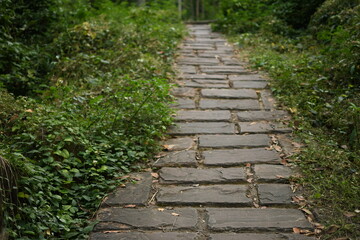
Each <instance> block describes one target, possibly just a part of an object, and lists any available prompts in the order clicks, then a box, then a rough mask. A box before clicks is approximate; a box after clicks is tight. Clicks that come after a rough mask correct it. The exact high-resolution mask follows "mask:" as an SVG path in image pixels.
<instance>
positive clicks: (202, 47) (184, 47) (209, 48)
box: [182, 46, 215, 50]
mask: <svg viewBox="0 0 360 240" xmlns="http://www.w3.org/2000/svg"><path fill="white" fill-rule="evenodd" d="M182 49H185V50H186V49H189V50H215V47H213V46H211V47H205V46H183V47H182Z"/></svg>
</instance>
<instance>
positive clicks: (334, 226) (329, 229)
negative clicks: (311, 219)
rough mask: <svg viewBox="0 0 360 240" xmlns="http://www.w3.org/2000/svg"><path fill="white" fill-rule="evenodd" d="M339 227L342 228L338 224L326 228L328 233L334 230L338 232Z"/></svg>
mask: <svg viewBox="0 0 360 240" xmlns="http://www.w3.org/2000/svg"><path fill="white" fill-rule="evenodd" d="M339 228H340V226H338V225H331V226H330V227H328V228H327V229H326V233H334V232H336V231H337V230H338V229H339Z"/></svg>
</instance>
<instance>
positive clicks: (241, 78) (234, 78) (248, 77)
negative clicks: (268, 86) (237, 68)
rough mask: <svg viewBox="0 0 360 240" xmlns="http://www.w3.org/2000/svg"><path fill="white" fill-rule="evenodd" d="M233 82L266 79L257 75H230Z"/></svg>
mask: <svg viewBox="0 0 360 240" xmlns="http://www.w3.org/2000/svg"><path fill="white" fill-rule="evenodd" d="M229 80H231V81H264V80H265V79H264V78H263V77H261V76H260V75H257V74H243V75H230V76H229Z"/></svg>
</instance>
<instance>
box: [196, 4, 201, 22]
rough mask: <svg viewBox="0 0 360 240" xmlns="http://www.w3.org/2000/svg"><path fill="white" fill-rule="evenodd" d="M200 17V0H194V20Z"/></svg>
mask: <svg viewBox="0 0 360 240" xmlns="http://www.w3.org/2000/svg"><path fill="white" fill-rule="evenodd" d="M199 18H200V0H196V20H199Z"/></svg>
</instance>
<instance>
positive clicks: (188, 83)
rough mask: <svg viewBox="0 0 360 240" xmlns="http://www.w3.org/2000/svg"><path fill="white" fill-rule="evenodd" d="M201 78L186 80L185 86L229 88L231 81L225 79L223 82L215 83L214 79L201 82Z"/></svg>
mask: <svg viewBox="0 0 360 240" xmlns="http://www.w3.org/2000/svg"><path fill="white" fill-rule="evenodd" d="M199 81H200V80H197V82H195V81H184V82H183V84H184V86H185V87H192V88H229V87H230V86H229V83H228V82H227V81H223V82H221V83H214V82H213V81H208V80H204V81H205V82H204V81H203V82H199Z"/></svg>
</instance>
